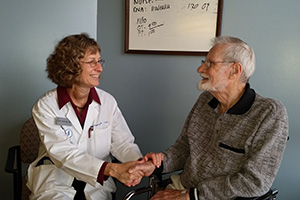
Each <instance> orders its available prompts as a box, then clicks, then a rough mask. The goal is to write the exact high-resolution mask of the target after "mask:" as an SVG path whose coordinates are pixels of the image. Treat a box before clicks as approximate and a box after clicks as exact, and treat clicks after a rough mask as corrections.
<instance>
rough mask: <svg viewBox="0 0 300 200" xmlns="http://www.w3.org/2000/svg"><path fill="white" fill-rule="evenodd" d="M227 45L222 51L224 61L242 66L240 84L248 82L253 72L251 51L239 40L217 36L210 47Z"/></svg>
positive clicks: (253, 60) (252, 53)
mask: <svg viewBox="0 0 300 200" xmlns="http://www.w3.org/2000/svg"><path fill="white" fill-rule="evenodd" d="M217 44H228V47H227V48H226V49H224V51H223V57H224V59H225V60H230V61H236V62H239V63H240V64H241V65H242V70H243V71H242V77H241V81H242V82H248V81H249V79H250V77H251V76H252V74H253V73H254V70H255V55H254V51H253V49H252V48H251V47H250V46H249V45H248V44H247V43H246V42H244V41H242V40H241V39H239V38H235V37H230V36H219V37H216V38H214V39H213V40H212V45H213V46H215V45H217Z"/></svg>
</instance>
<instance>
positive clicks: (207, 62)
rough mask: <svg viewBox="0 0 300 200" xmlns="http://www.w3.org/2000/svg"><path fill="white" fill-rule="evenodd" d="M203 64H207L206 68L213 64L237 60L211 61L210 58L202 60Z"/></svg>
mask: <svg viewBox="0 0 300 200" xmlns="http://www.w3.org/2000/svg"><path fill="white" fill-rule="evenodd" d="M201 62H202V65H203V64H205V66H206V69H208V68H210V67H211V64H217V63H235V62H236V61H215V62H213V61H209V60H202V61H201Z"/></svg>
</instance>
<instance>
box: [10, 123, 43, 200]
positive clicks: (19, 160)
mask: <svg viewBox="0 0 300 200" xmlns="http://www.w3.org/2000/svg"><path fill="white" fill-rule="evenodd" d="M39 143H40V139H39V135H38V130H37V127H36V125H35V123H34V120H33V118H30V119H28V120H27V121H26V122H25V124H24V125H23V128H22V130H21V134H20V145H17V146H12V147H10V148H9V150H8V156H7V161H6V166H5V171H6V172H8V173H12V174H13V187H14V189H13V190H14V200H20V199H22V200H27V199H28V197H29V195H30V190H29V189H28V188H27V186H26V183H27V176H26V175H25V176H22V168H23V167H22V166H23V165H26V164H27V165H28V164H30V163H31V162H33V161H34V160H35V159H36V158H37V155H38V151H39Z"/></svg>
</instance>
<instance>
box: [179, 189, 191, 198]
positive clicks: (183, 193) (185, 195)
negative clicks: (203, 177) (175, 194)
mask: <svg viewBox="0 0 300 200" xmlns="http://www.w3.org/2000/svg"><path fill="white" fill-rule="evenodd" d="M180 200H190V195H189V190H188V189H185V190H182V191H181V194H180Z"/></svg>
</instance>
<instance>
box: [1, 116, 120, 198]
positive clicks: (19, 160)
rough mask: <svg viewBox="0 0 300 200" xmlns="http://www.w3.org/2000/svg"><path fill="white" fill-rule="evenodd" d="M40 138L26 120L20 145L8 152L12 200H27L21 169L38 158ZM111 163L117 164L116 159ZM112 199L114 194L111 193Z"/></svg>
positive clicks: (25, 176) (6, 168)
mask: <svg viewBox="0 0 300 200" xmlns="http://www.w3.org/2000/svg"><path fill="white" fill-rule="evenodd" d="M39 145H40V138H39V135H38V129H37V127H36V125H35V122H34V120H33V118H32V117H31V118H30V119H28V120H27V121H26V122H25V123H24V125H23V127H22V130H21V134H20V145H16V146H12V147H10V148H9V150H8V156H7V161H6V166H5V171H6V172H8V173H12V174H13V191H14V200H21V199H22V200H28V199H29V195H30V194H31V191H30V190H29V189H28V187H27V186H26V183H27V174H25V175H22V168H28V165H29V164H30V163H32V162H33V161H34V160H35V159H36V158H37V156H38V151H39ZM113 162H118V161H117V160H116V159H114V160H113ZM112 195H113V199H115V198H116V194H115V193H113V194H112Z"/></svg>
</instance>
